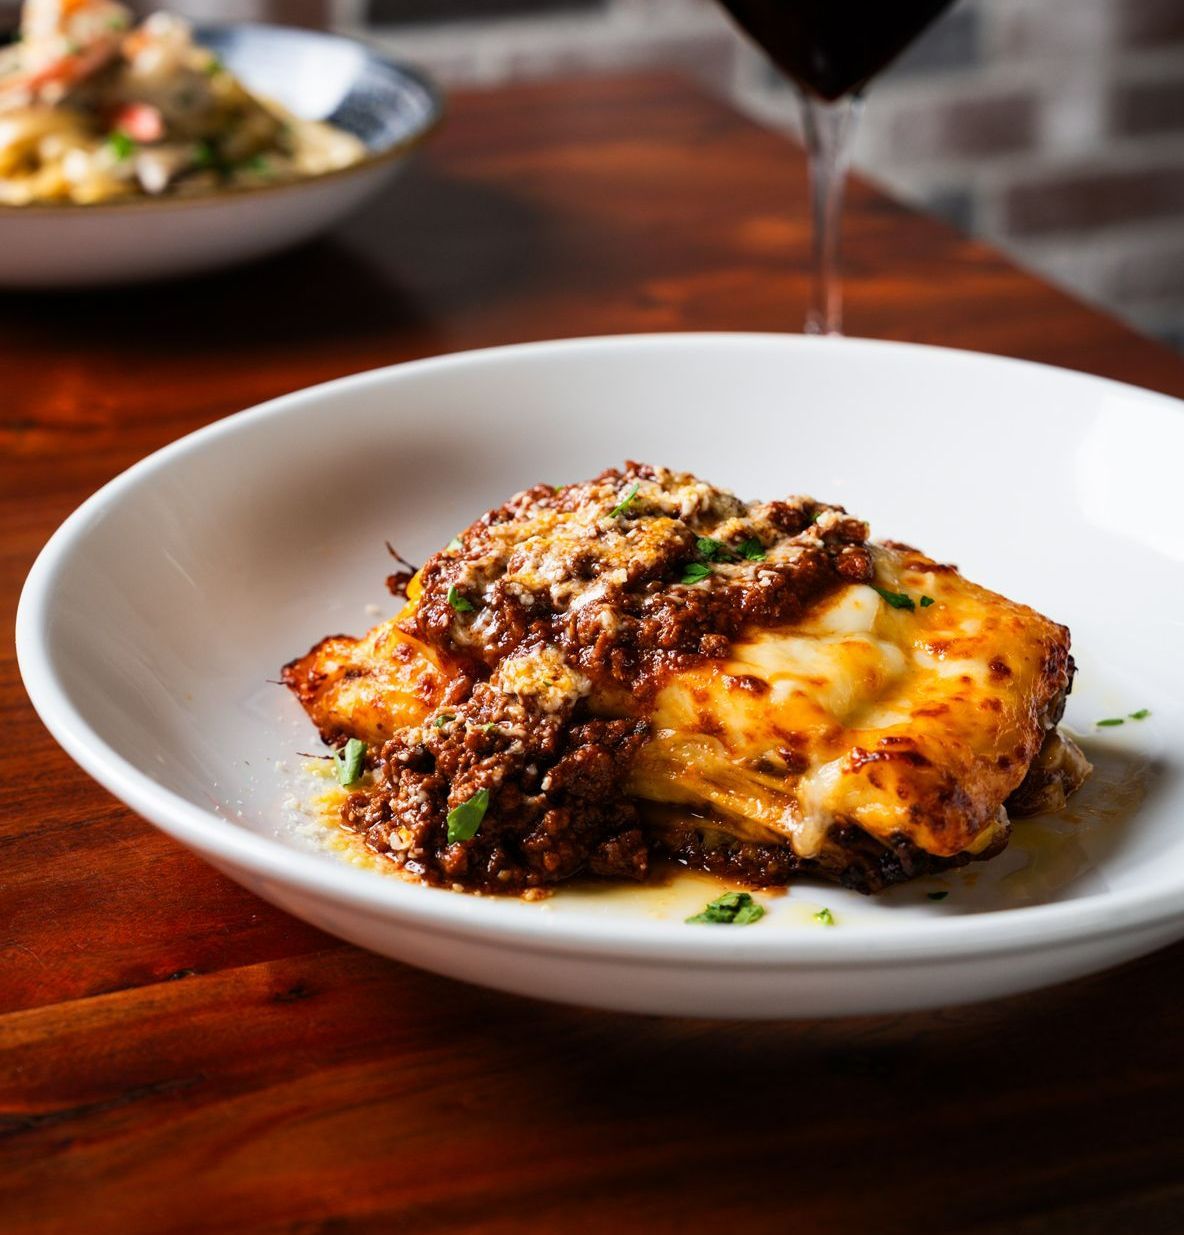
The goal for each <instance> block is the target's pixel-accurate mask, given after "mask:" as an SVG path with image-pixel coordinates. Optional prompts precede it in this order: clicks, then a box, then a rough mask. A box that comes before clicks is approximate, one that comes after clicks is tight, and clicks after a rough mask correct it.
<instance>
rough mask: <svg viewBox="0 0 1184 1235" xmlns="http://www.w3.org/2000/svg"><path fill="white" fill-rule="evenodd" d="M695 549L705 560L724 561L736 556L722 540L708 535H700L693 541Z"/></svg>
mask: <svg viewBox="0 0 1184 1235" xmlns="http://www.w3.org/2000/svg"><path fill="white" fill-rule="evenodd" d="M695 549H696V550H697V551H698V554H699V556H700V557H701V558H702V559H703V560H704V561H705V562H726V561H728V560H729V559H730V558H734V557H735V556H736V555H735V554H734V553H733V552H732V550H731V549H729V548H728V546H727V545H725V544H724V542H723V541H722V540H714V539H713V538H712V537H710V536H700V537H699V539H698V540H696V541H695Z"/></svg>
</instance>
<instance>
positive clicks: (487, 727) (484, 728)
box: [481, 721, 497, 733]
mask: <svg viewBox="0 0 1184 1235" xmlns="http://www.w3.org/2000/svg"><path fill="white" fill-rule="evenodd" d="M496 728H497V725H495V724H494V723H493V721H490V722H489V724H488V725H482V726H481V732H482V733H492V732H493V731H494V730H495V729H496Z"/></svg>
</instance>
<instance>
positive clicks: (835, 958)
mask: <svg viewBox="0 0 1184 1235" xmlns="http://www.w3.org/2000/svg"><path fill="white" fill-rule="evenodd" d="M712 346H715V347H721V348H723V347H726V348H729V349H735V348H738V347H753V346H758V347H770V346H778V347H782V348H784V349H785V350H786V352H787V354H789V353H791V352H793V351H795V350H808V349H833V350H836V351H843V352H846V353H848V354H849V355H852V356H855V355H858V354H871V355H875V354H888V353H897V354H904V355H908V356H913V357H916V358H918V360H919V362H920V363H925V362H926V360H927V359H928V360H929V361H932V360H934V358H941V359H943V360H947V361H948V360H950V359H954V360H955V362H956V363H959V364H965V365H967V366H968V367H982V368H992V367H994V368H1005V369H1008V370H1010V371H1012V372H1023V371H1032V372H1038V373H1042V374H1044V375H1046V376H1047V375H1055V376H1056V378H1057V380H1063V381H1067V382H1072V383H1077V384H1084V385H1089V386H1091V387H1095V388H1096V387H1102V388H1109V389H1111V390H1114V391H1120V392H1122V394H1123V395H1124V397H1127V398H1134V399H1136V400H1141V401H1145V402H1147V403H1149V404H1156V405H1159V406H1161V407H1169V408H1171V410H1172V411H1173V412H1174V413H1175V414H1177V415H1182V414H1184V403H1182V402H1181V401H1179V400H1176V399H1173V398H1171V397H1170V396H1167V395H1163V394H1157V393H1155V392H1152V391H1148V390H1143V389H1141V388H1139V387H1135V386H1130V385H1126V384H1124V383H1120V382H1115V381H1111V380H1110V379H1106V378H1098V377H1093V376H1092V375H1089V374H1085V373H1080V372H1077V371H1074V370H1067V369H1060V368H1057V367H1054V366H1051V365H1043V364H1038V363H1035V362H1032V361H1025V360H1014V359H1011V358H1007V357H1000V356H993V355H991V354H989V353H981V352H971V351H964V350H960V349H952V348H942V347H935V346H932V345H926V344H916V343H900V342H895V341H890V340H879V339H853V338H842V339H835V338H819V337H811V336H802V335H778V334H760V333H740V332H737V333H728V332H702V333H698V332H697V333H690V332H676V333H669V334H633V335H629V334H624V335H607V336H598V337H592V338H574V339H558V340H550V341H545V342H535V343H522V344H513V345H510V346H503V347H493V348H486V349H479V350H472V351H466V352H459V353H454V354H451V355H444V356H434V357H428V358H425V359H422V360H416V361H409V362H405V363H403V364H398V365H391V366H387V367H385V368H380V369H374V370H370V371H367V372H362V373H356V374H352V375H350V376H347V377H342V378H337V379H335V380H333V381H329V382H324V383H320V384H318V385H315V386H310V387H306V388H304V389H302V390H298V391H294V392H292V393H289V394H286V395H282V396H279V397H278V398H276V399H272V400H269V401H268V402H266V403H263V404H260V405H258V406H256V407H253V408H250V409H247V410H246V411H242V412H238V413H235V414H233V415H231V416H228V417H225V418H223V419H221V420H218V421H215V422H214V423H213V424H210V425H207V426H205V427H204V428H202V429H198V430H196V431H195V432H193V433H191V434H188V435H187V436H185V437H183V438H180V439H178V440H177V441H175V442H173V443H171V444H170V445H168V446H165V447H163V448H162V449H160V450H158V451H156V452H155V453H153V454H151V455H149V456H147V457H146V458H145V459H142V460H141V461H140V462H138V463H136V464H134V465H133V466H132V467H130V468H128V469H127V470H126V471H124V472H123V473H121V474H120V475H119V476H117V477H115V478H114V479H113V480H111V481H109V482H108V483H107V484H106V485H104V486H103V487H102V488H101V489H99V490H98V491H97V492H96V493H95V494H94V495H93V496H91V497H90V498H88V499H87V500H86V501H85V502H84V503H83V504H82V505H81V506H79V507H78V509H77V510H75V511H74V513H73V514H71V515H70V516H69V517H68V518H67V519H66V520H65V522H64V523H63V524H62V525H61V526H60V527H59V528H58V530H57V531H56V532H55V533H54V534H53V536H52V537H51V538H50V540H49V541H48V542H47V544H46V545H45V547H44V548H43V549H42V551H41V553H40V554H39V555H38V557H37V560H36V561H35V563H34V565H33V567H32V569H31V570H30V572H29V575H28V577H27V579H26V581H25V586H24V588H23V591H22V593H21V598H20V603H19V606H18V610H17V622H16V646H17V659H18V664H19V668H20V672H21V676H22V678H23V680H24V683H25V688H26V690H27V691H28V694H29V697H30V699H31V700H32V703H33V706H34V708H35V709H36V711H37V713H38V715H39V716H40V717H41V720H42V722H43V723H44V724H45V726H46V728H47V729H48V730H49V731H50V733H51V734H52V735H53V737H54V738H55V739H56V740H57V741H58V743H59V744H60V745H61V746H62V747H63V749H64V750H65V751H66V752H67V753H68V754H69V755H70V756H71V757H72V758H73V759H74V760H75V761H76V762H77V763H78V764H79V765H80V766H81V767H82V768H83V769H84V770H85V771H86V772H87V773H89V774H90V775H91V776H92V777H93V778H94V779H95V780H96V781H98V782H99V784H101V785H102V786H103V787H104V788H106V789H108V790H109V791H110V792H111V793H113V794H114V795H115V796H116V797H118V798H119V799H120V800H121V801H123V802H124V803H126V804H127V805H128V806H130V807H131V808H132V809H133V810H134V811H136V812H137V813H138V814H140V815H141V816H143V817H144V818H146V819H148V820H149V821H150V822H152V823H153V824H155V825H156V826H158V827H159V828H160V829H161V830H162V831H164V832H166V833H167V834H169V835H170V836H172V837H173V838H174V839H176V840H178V841H180V842H181V843H182V844H185V845H187V846H188V847H190V848H191V849H194V850H196V851H197V852H199V853H201V854H203V855H205V856H207V857H208V858H209V859H210V860H212V861H213V862H215V863H216V864H221V863H225V864H227V865H229V866H231V867H234V868H237V869H239V870H242V871H245V872H248V873H249V874H250V875H252V876H254V877H257V878H258V879H260V880H263V881H268V882H270V883H272V884H274V885H276V886H277V887H283V886H288V887H290V888H292V889H293V890H299V892H303V893H308V894H311V895H313V896H315V897H317V898H319V899H321V900H327V901H330V902H332V903H336V904H338V905H342V906H346V907H348V908H351V909H353V910H355V911H360V912H362V913H364V914H366V915H368V916H370V917H372V918H381V919H385V920H387V921H390V922H394V923H396V924H398V925H401V926H404V927H418V928H420V929H430V930H432V931H433V932H434V933H437V934H445V935H453V936H457V937H461V936H464V937H471V936H472V935H473V934H474V932H480V934H481V937H482V938H483V939H484V940H486V941H488V942H498V943H502V944H513V945H514V946H517V947H524V948H526V949H528V950H535V951H547V952H554V951H562V952H565V953H568V954H572V955H586V956H613V957H616V958H618V959H621V960H625V961H630V962H635V963H639V964H663V963H667V962H669V961H672V960H676V961H679V962H680V963H686V964H691V965H696V966H703V967H708V966H712V965H716V964H718V963H719V962H721V961H727V962H728V963H729V964H733V965H742V966H747V967H757V968H764V967H774V968H779V969H785V968H794V969H796V968H805V969H816V968H825V967H829V966H833V965H836V964H842V965H844V966H845V967H848V968H859V967H861V966H867V965H871V964H875V965H877V966H882V965H884V964H885V963H892V962H893V961H895V962H898V963H901V964H907V963H910V962H913V961H917V960H923V959H929V958H932V959H945V960H949V959H951V958H953V957H968V958H969V957H973V956H991V955H996V956H999V955H1007V954H1013V953H1015V952H1016V951H1019V950H1026V949H1027V948H1030V947H1037V948H1042V949H1048V948H1058V947H1060V948H1067V947H1072V946H1074V945H1081V944H1083V943H1084V942H1086V941H1088V940H1090V939H1095V938H1097V937H1099V936H1108V937H1113V936H1114V935H1116V934H1117V933H1122V932H1135V931H1139V930H1153V929H1155V928H1157V927H1164V926H1166V925H1167V924H1169V923H1172V922H1178V921H1180V920H1182V919H1184V870H1181V871H1178V872H1177V873H1176V874H1175V875H1174V876H1171V875H1169V877H1167V878H1166V879H1162V880H1160V881H1158V882H1155V883H1148V884H1146V885H1143V886H1140V887H1138V888H1132V889H1126V890H1121V891H1113V890H1108V891H1105V892H1099V893H1089V894H1087V895H1084V896H1081V897H1077V898H1074V899H1072V900H1067V901H1058V902H1054V903H1051V904H1044V905H1033V906H1026V907H1021V908H1015V909H1004V910H990V911H986V912H983V913H976V914H968V915H964V916H958V917H933V918H925V919H915V918H914V919H911V920H907V921H900V922H884V921H876V922H875V923H860V922H853V923H850V924H847V925H844V927H843V928H842V930H835V931H819V932H808V933H799V932H793V933H790V932H772V931H770V932H767V933H765V932H761V931H742V932H731V931H719V932H715V931H688V930H686V928H685V926H684V925H683V924H682V923H674V922H656V921H655V922H648V921H637V920H634V919H630V920H627V921H626V920H620V921H613V920H611V919H605V918H602V917H595V918H591V917H588V918H583V919H581V918H580V917H578V916H577V915H576V914H574V913H565V914H563V915H547V914H543V913H536V912H533V911H529V912H524V910H526V907H525V906H523V905H521V904H520V903H518V902H517V901H516V900H514V899H512V898H507V899H505V900H503V899H501V898H497V897H480V896H472V895H465V894H459V893H456V892H452V891H448V890H445V889H440V888H432V887H425V886H421V885H417V884H413V883H410V882H407V881H405V880H403V879H399V878H392V877H385V876H383V875H380V874H376V873H375V872H372V871H364V870H357V869H354V868H352V867H350V866H348V865H346V864H345V863H337V862H334V861H332V860H330V859H328V858H326V857H324V856H322V855H317V854H315V853H311V852H304V851H301V850H299V849H296V848H293V847H291V846H288V845H285V844H284V843H282V842H281V841H279V840H277V839H272V838H271V837H269V836H265V835H263V834H261V833H257V832H252V831H249V830H248V829H246V828H240V827H237V826H235V825H234V824H232V823H231V822H230V821H228V820H227V819H225V818H223V817H221V816H219V815H217V814H215V813H214V812H213V811H210V810H207V809H204V808H202V807H199V806H197V805H195V804H194V803H192V802H190V801H188V800H187V799H185V798H183V797H181V796H180V795H178V794H176V793H173V792H172V791H171V790H168V789H165V788H164V787H162V786H160V785H158V784H157V783H156V782H155V781H153V780H152V779H151V778H150V777H148V776H147V775H145V774H144V773H143V772H141V771H139V770H138V769H137V768H135V767H134V766H133V765H132V764H131V763H129V762H128V761H127V760H125V759H124V758H123V756H122V755H121V754H119V752H118V751H117V750H115V749H114V748H113V747H111V746H110V745H108V744H107V743H106V742H105V741H104V740H103V738H102V737H100V736H99V734H98V733H97V732H95V730H94V729H92V728H91V726H90V725H89V724H88V723H87V722H86V720H85V719H84V718H83V717H82V716H81V714H80V713H79V712H78V711H77V709H76V708H75V707H74V704H73V703H72V701H71V699H70V695H69V691H68V689H67V687H66V685H65V684H64V683H63V682H61V681H60V680H59V678H58V677H57V675H56V674H55V673H54V671H53V668H52V661H51V650H50V648H49V647H48V645H47V643H46V642H45V640H44V638H43V634H44V631H45V624H46V618H47V614H48V612H49V608H50V605H51V602H52V597H53V593H54V585H55V581H56V579H57V577H58V575H59V574H60V572H61V571H62V570H63V569H64V568H65V566H66V563H67V559H68V557H69V555H70V553H71V552H72V551H73V549H74V548H75V545H76V543H77V542H78V541H79V540H80V539H82V538H83V537H85V534H86V530H87V528H88V526H89V525H90V523H91V522H92V521H93V520H94V519H95V518H96V517H97V516H99V515H100V514H101V513H102V512H103V511H104V510H106V509H107V508H108V507H111V506H113V505H115V504H117V503H118V502H119V501H120V500H121V498H122V497H123V495H124V494H125V493H127V492H129V491H130V490H132V489H133V488H134V487H136V486H138V485H140V484H142V483H145V482H148V481H150V480H151V479H152V478H154V477H156V476H157V475H158V474H160V473H162V472H165V471H167V469H168V468H169V466H170V465H171V464H172V463H173V461H174V460H176V459H179V458H181V457H183V456H184V455H185V454H187V453H188V452H190V451H192V450H193V449H195V448H197V447H205V446H207V445H209V444H210V443H212V442H215V441H217V440H218V439H221V438H224V437H225V438H233V437H234V435H235V434H236V433H238V432H240V431H241V430H242V429H243V428H244V427H246V426H248V425H250V426H254V425H257V424H259V423H260V422H265V421H268V420H282V418H283V417H284V416H285V415H287V414H289V413H290V412H291V411H294V410H295V409H297V408H299V407H302V406H305V405H307V404H309V403H318V402H321V401H324V400H326V399H330V400H331V399H332V398H333V397H334V396H337V395H340V394H344V393H347V392H350V391H353V390H358V389H362V388H365V387H367V386H375V385H382V384H383V383H387V382H390V381H392V380H395V381H397V380H398V375H399V374H404V373H406V374H411V373H414V374H424V373H431V372H433V371H444V370H448V369H456V368H460V367H464V366H496V365H499V364H503V363H520V362H521V361H522V360H524V359H525V360H528V361H529V359H530V357H532V356H544V355H545V356H550V357H555V356H561V355H563V354H564V353H571V354H573V355H575V354H579V355H586V354H587V353H589V352H596V351H600V352H603V353H606V354H607V353H609V352H613V351H622V350H646V349H651V350H662V349H665V350H668V351H670V352H671V353H672V354H673V353H674V352H676V351H677V350H678V349H679V348H682V347H689V348H694V349H696V350H701V349H702V348H704V347H712Z"/></svg>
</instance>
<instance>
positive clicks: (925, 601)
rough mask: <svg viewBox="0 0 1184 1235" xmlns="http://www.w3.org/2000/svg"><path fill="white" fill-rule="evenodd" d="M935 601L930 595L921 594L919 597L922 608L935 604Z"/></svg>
mask: <svg viewBox="0 0 1184 1235" xmlns="http://www.w3.org/2000/svg"><path fill="white" fill-rule="evenodd" d="M935 603H936V602H935V601H934V599H933V597H932V596H922V597H921V608H922V609H928V608H929V606H930V605H932V604H935Z"/></svg>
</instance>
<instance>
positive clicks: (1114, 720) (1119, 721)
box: [1094, 716, 1126, 729]
mask: <svg viewBox="0 0 1184 1235" xmlns="http://www.w3.org/2000/svg"><path fill="white" fill-rule="evenodd" d="M1094 724H1095V725H1097V727H1098V728H1099V729H1113V728H1114V726H1115V725H1125V724H1126V721H1125V720H1124V719H1123V718H1122V717H1121V716H1107V717H1106V718H1105V719H1104V720H1096V721H1094Z"/></svg>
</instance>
